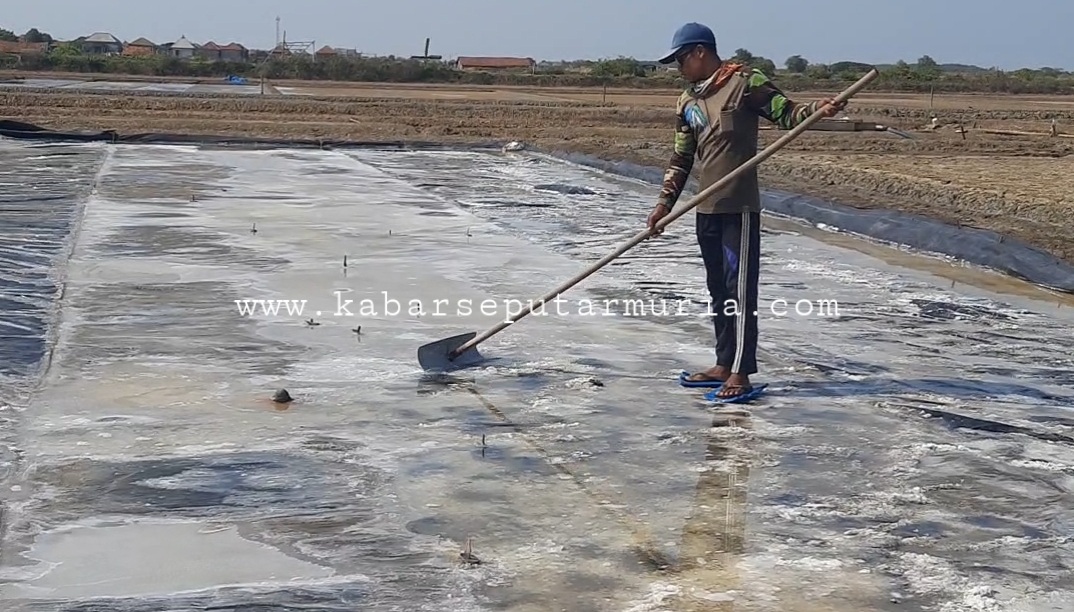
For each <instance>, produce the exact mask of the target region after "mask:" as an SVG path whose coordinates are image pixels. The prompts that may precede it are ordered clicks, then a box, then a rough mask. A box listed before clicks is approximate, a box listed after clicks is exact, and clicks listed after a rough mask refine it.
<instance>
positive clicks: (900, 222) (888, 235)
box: [541, 151, 1074, 293]
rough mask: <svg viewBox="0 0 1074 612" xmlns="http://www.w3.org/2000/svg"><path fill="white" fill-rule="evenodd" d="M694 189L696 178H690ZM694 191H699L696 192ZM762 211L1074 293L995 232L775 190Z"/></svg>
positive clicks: (1068, 277)
mask: <svg viewBox="0 0 1074 612" xmlns="http://www.w3.org/2000/svg"><path fill="white" fill-rule="evenodd" d="M541 152H542V153H545V154H546V155H551V156H552V157H556V158H559V159H564V160H566V161H569V162H572V163H576V164H581V165H584V166H589V167H591V168H597V169H599V170H604V171H606V172H613V173H616V174H619V175H622V176H628V177H631V178H636V179H641V180H643V181H646V182H649V183H653V184H654V185H659V184H660V183H661V181H662V180H663V174H664V173H663V170H662V169H660V168H654V167H652V166H642V165H638V164H634V163H630V162H624V161H617V162H612V161H607V160H603V159H599V158H596V157H593V156H590V155H582V154H578V153H569V152H563V151H541ZM690 182H691V186H692V188H693V189H695V190H696V189H697V182H696V181H694V180H691V181H690ZM695 192H696V191H695ZM762 196H763V197H762V201H763V206H764V209H765V210H766V211H768V212H771V213H775V214H777V215H782V216H786V217H792V218H795V219H801V220H804V221H807V222H809V223H812V224H814V225H819V224H824V225H826V226H830V227H833V228H837V229H839V230H842V231H845V232H849V233H851V234H857V235H860V236H867V237H869V238H872V239H875V240H881V241H884V242H888V243H894V244H899V245H904V246H907V247H910V248H913V249H917V250H920V251H924V252H929V253H937V254H941V255H947V256H950V257H954V258H956V259H959V260H961V261H965V262H968V263H971V264H976V265H979V266H983V267H986V268H990V269H992V270H995V271H998V272H1003V273H1005V274H1008V275H1010V276H1014V277H1016V278H1020V279H1022V280H1025V281H1028V282H1030V283H1034V284H1036V285H1039V286H1042V287H1045V288H1048V289H1052V290H1054V291H1059V292H1062V293H1074V266H1072V265H1070V264H1068V263H1066V262H1064V261H1063V260H1061V259H1059V258H1058V257H1055V256H1054V255H1051V254H1050V253H1046V252H1044V251H1042V250H1040V249H1038V248H1036V247H1034V246H1032V245H1030V244H1027V243H1025V242H1022V241H1020V240H1016V239H1014V238H1011V237H1009V236H1004V235H1002V234H999V233H997V232H993V231H991V230H986V229H981V228H976V227H967V226H956V225H951V224H948V223H944V222H943V221H938V220H935V219H930V218H928V217H922V216H919V215H912V214H909V213H904V212H900V211H896V210H883V209H860V208H854V207H852V206H846V205H843V204H837V203H834V202H828V201H825V200H821V199H819V198H813V197H809V196H803V195H796V194H793V193H787V192H783V191H776V190H764V191H763V193H762Z"/></svg>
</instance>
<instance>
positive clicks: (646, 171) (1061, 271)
mask: <svg viewBox="0 0 1074 612" xmlns="http://www.w3.org/2000/svg"><path fill="white" fill-rule="evenodd" d="M0 137H7V138H18V139H33V140H53V141H75V142H114V143H158V144H206V145H209V144H217V145H243V146H268V147H272V146H286V147H317V148H361V147H365V148H399V149H458V146H457V145H454V146H453V145H448V144H444V143H436V142H383V141H379V142H369V141H353V140H333V139H322V138H316V139H314V138H307V139H287V138H251V137H241V136H240V137H236V136H212V135H197V134H160V133H144V134H127V135H122V134H118V133H117V132H115V131H113V130H106V131H102V132H55V131H51V130H47V129H45V128H42V127H40V126H37V125H33V124H30V123H23V122H20V121H11V120H0ZM501 146H502V145H501V143H486V144H479V145H467V148H472V149H484V148H496V149H499V148H500V147H501ZM542 152H543V153H545V154H547V155H551V156H553V157H557V158H559V159H563V160H565V161H569V162H572V163H576V164H581V165H585V166H589V167H592V168H598V169H600V170H604V171H607V172H613V173H616V174H619V175H622V176H628V177H632V178H637V179H641V180H644V181H647V182H650V183H653V184H654V185H659V184H660V182H661V180H662V179H663V169H662V168H654V167H651V166H641V165H638V164H634V163H630V162H622V161H620V162H613V161H607V160H603V159H599V158H597V157H593V156H590V155H583V154H579V153H569V152H563V151H542ZM691 185H692V187H693V188H694V189H696V181H693V180H691ZM762 196H763V197H762V201H763V205H764V208H765V209H766V210H767V211H769V212H772V213H776V214H779V215H784V216H788V217H793V218H796V219H801V220H804V221H808V222H810V223H813V224H824V225H827V226H830V227H834V228H838V229H840V230H843V231H846V232H850V233H853V234H858V235H861V236H866V237H869V238H873V239H876V240H882V241H885V242H889V243H895V244H900V245H905V246H908V247H910V248H914V249H918V250H921V251H926V252H930V253H938V254H942V255H948V256H951V257H954V258H957V259H960V260H962V261H966V262H969V263H972V264H976V265H979V266H984V267H986V268H990V269H992V270H996V271H999V272H1003V273H1006V274H1009V275H1011V276H1014V277H1017V278H1020V279H1023V280H1025V281H1028V282H1031V283H1034V284H1037V285H1040V286H1042V287H1046V288H1049V289H1052V290H1055V291H1060V292H1063V293H1071V294H1074V266H1072V265H1071V264H1068V263H1066V262H1064V261H1063V260H1061V259H1059V258H1057V257H1055V256H1054V255H1051V254H1049V253H1046V252H1044V251H1042V250H1040V249H1038V248H1036V247H1033V246H1031V245H1029V244H1027V243H1025V242H1022V241H1019V240H1015V239H1013V238H1009V237H1006V236H1003V235H1002V234H999V233H996V232H993V231H990V230H986V229H980V228H973V227H965V226H954V225H950V224H947V223H944V222H942V221H937V220H934V219H930V218H928V217H922V216H918V215H911V214H908V213H903V212H899V211H893V210H875V209H872V210H870V209H859V208H854V207H851V206H846V205H842V204H837V203H833V202H827V201H824V200H820V199H817V198H811V197H808V196H802V195H796V194H792V193H787V192H784V191H776V190H764V191H763V193H762Z"/></svg>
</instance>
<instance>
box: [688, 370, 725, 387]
mask: <svg viewBox="0 0 1074 612" xmlns="http://www.w3.org/2000/svg"><path fill="white" fill-rule="evenodd" d="M689 377H690V373H689V372H687V371H686V370H683V371H682V373H680V374H679V384H680V385H682V386H684V387H689V388H695V387H704V388H711V389H719V388H720V387H722V386H723V381H722V380H696V381H695V380H687V378H689Z"/></svg>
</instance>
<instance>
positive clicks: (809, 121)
mask: <svg viewBox="0 0 1074 612" xmlns="http://www.w3.org/2000/svg"><path fill="white" fill-rule="evenodd" d="M879 75H880V73H879V72H877V70H876V68H873V69H872V70H870V71H869V72H868V73H866V74H865V76H863V77H861V78H860V79H858V80H857V81H856V82H854V83H853V84H852V85H851V86H850V87H847V88H846V89H844V90H843V91H842V92H840V93H839V95H837V96H836V97H835V98H833V100H832V101H833V102H835V103H836V104H839V103H842V102H846V101H847V100H849V99H850V98H851V97H852V96H854V95H855V94H857V93H858V92H859V91H861V90H862V89H864V88H865V86H866V85H868V84H869V83H870V82H871V81H872V80H873V79H875V78H876V77H877V76H879ZM823 111H824V107H822V108H818V109H817V110H816V112H814V113H813V114H812V115H810V116H809V117H807V118H806V119H805V121H803V122H802V123H800V124H798V125H797V126H795V128H794V129H792V130H790V131H789V132H787V133H786V134H784V135H783V136H781V137H780V138H779V140H777V141H775V142H773V143H772V144H770V145H768V146H767V147H765V148H764V150H763V151H761V152H760V153H758V154H757V155H754V156H753V157H752V158H750V159H749V160H748V161H746V162H745V163H743V164H742V165H740V166H738V167H737V168H735V169H734V170H732V171H731V172H729V173H727V175H726V176H724V177H723V178H721V179H720V180H718V181H716V182H715V183H713V184H712V185H709V186H708V187H706V188H705V189H704V190H702V191H701V192H700V193H698V194H697V195H696V196H694V197H693V198H691V199H690V201H689V202H687V203H686V204H684V205H683V206H681V207H676V208H677V210H673V211H672V212H671V213H669V214H668V215H667V216H665V217H664V218H663V219H661V220H660V221H658V222H657V223H656V228H655V229H656V230H657V231H659V230H662V229H663V228H665V227H667V225H668V224H670V223H671V222H673V221H675V220H676V219H678V218H679V217H681V216H683V215H684V214H686V213H687V212H688V211H690V210H693V209H694V208H695V207H697V206H698V205H699V204H701V203H702V202H703V201H705V199H706V198H708V197H709V196H710V195H712V194H713V193H715V192H716V191H717V190H719V189H721V188H723V187H724V186H725V185H727V184H728V183H730V182H731V181H733V180H735V179H736V178H738V177H739V175H741V174H742V173H744V172H748V171H749V170H750V169H751V168H753V167H754V166H756V165H757V164H759V163H761V162H763V161H764V160H766V159H768V158H769V157H771V156H772V154H774V153H775V152H776V151H779V150H780V149H782V148H783V147H785V146H786V145H787V144H788V143H789V142H791V141H792V140H794V139H795V138H797V137H798V136H800V135H801V134H802V132H804V131H806V130H808V129H809V126H811V125H813V124H814V123H816V122H817V121H819V120H820V119H821V118H823V116H824V113H823ZM652 233H653V232H652V230H650V229H649V228H648V227H646V228H645V229H644V230H642V231H640V232H638V234H637V235H636V236H634V237H633V238H631V239H630V240H628V241H627V242H624V243H623V244H622V245H620V246H619V247H618V248H616V249H615V250H614V251H612V252H611V253H608V254H607V255H605V256H604V257H603V258H601V259H600V261H598V262H596V263H594V264H593V265H591V266H589V267H588V268H586V269H585V270H582V271H581V272H579V273H578V274H577V275H575V276H574V277H572V278H571V279H569V280H567V281H566V282H564V283H563V284H562V285H560V286H558V287H556V288H555V289H553V290H552V291H550V292H548V293H546V294H545V295H543V296H541V298H540V299H538V300H537V301H536V302H533V303H531V304H530V305H529V306H527V307H526V308H524V309H522V311H521V312H519V313H518V314H516V315H514V316H512V317H510V318H508V319H506V320H504V321H503V322H502V323H499V324H497V325H496V326H494V327H493V328H491V329H489V330H488V331H486V332H485V333H483V334H480V335H478V336H476V337H475V338H473V339H472V340H470V341H469V342H467V343H466V344H463V345H462V346H460V347H458V348H457V349H455V350H454V351H452V352H451V354H450V358H452V359H453V358H455V357H457V356H459V355H461V354H462V353H464V352H465V351H467V350H469V349H470V348H473V347H475V346H477V345H478V344H479V343H481V342H484V341H485V340H488V339H489V338H491V337H492V336H494V335H495V334H497V333H499V332H501V331H503V330H504V329H506V328H507V327H508V326H509V325H512V324H514V323H515V322H516V321H518V320H519V319H521V318H522V317H525V316H526V315H528V314H530V313H531V312H533V310H534V309H535V308H537V307H539V306H540V305H543V304H545V303H547V302H548V301H549V300H553V299H555V298H556V297H558V296H559V295H560V294H561V293H563V292H565V291H566V290H568V289H570V288H571V287H573V286H575V285H577V284H578V283H580V282H582V281H583V280H585V279H586V278H588V277H589V276H591V275H592V274H593V273H594V272H596V271H597V270H600V269H601V268H603V267H604V266H606V265H608V264H609V263H611V262H612V261H613V260H615V259H616V258H618V257H619V256H620V255H622V254H623V253H626V252H627V251H629V250H630V249H632V248H634V247H635V246H637V245H638V244H640V243H642V242H643V241H645V239H647V238H649V237H650V236H651V235H652Z"/></svg>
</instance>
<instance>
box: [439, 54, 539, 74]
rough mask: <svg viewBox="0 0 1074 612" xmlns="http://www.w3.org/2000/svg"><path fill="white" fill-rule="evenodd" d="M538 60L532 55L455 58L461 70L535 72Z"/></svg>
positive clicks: (456, 64) (457, 66)
mask: <svg viewBox="0 0 1074 612" xmlns="http://www.w3.org/2000/svg"><path fill="white" fill-rule="evenodd" d="M536 66H537V62H535V61H534V60H533V58H530V57H460V58H457V59H456V60H455V67H456V68H457V69H459V70H482V71H497V72H523V71H525V72H533V71H534V69H535V68H536Z"/></svg>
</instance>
